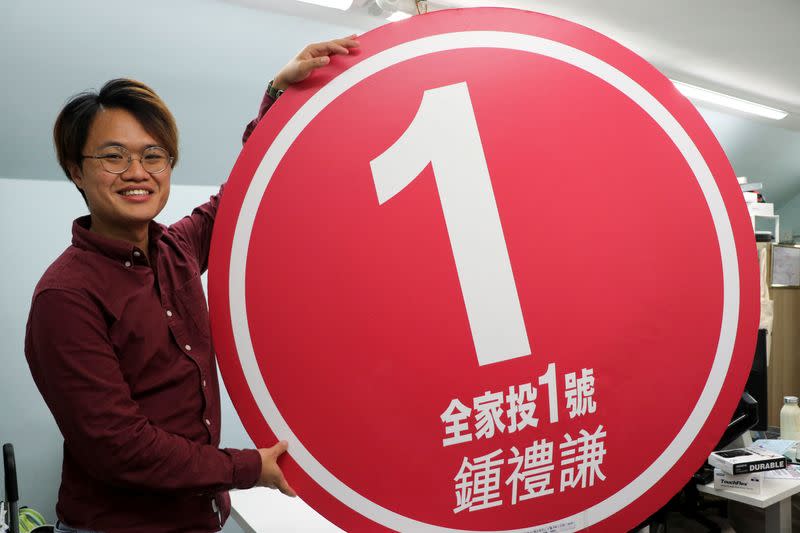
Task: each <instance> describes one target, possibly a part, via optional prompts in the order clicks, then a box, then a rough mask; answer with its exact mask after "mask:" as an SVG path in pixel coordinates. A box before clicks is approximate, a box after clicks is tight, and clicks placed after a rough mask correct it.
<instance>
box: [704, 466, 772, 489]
mask: <svg viewBox="0 0 800 533" xmlns="http://www.w3.org/2000/svg"><path fill="white" fill-rule="evenodd" d="M763 480H764V472H754V473H752V474H738V475H734V474H727V473H725V472H723V471H722V470H720V469H719V468H715V469H714V488H715V489H717V490H719V489H732V490H741V491H744V492H749V493H751V494H761V485H762V482H763Z"/></svg>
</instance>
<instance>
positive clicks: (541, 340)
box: [209, 9, 758, 532]
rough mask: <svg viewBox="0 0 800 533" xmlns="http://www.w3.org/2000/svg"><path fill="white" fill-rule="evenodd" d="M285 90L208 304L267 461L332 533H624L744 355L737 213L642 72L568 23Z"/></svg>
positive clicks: (688, 121) (741, 208)
mask: <svg viewBox="0 0 800 533" xmlns="http://www.w3.org/2000/svg"><path fill="white" fill-rule="evenodd" d="M360 40H361V43H362V48H361V50H360V51H359V52H358V53H354V54H352V55H350V56H346V57H340V56H337V57H334V58H333V61H332V63H331V65H330V66H328V67H327V68H325V69H323V70H322V71H319V72H317V73H315V75H314V76H312V77H311V78H310V79H309V80H308V81H307V82H306V83H304V84H301V85H300V86H298V87H295V88H293V89H291V90H289V91H287V92H286V94H285V95H283V96H282V97H281V98H280V100H279V101H278V102H277V103H276V104H275V106H274V107H273V108H272V109H271V110H270V111H269V113H268V114H267V115H266V117H265V118H264V119H263V121H262V123H261V124H260V125H259V127H258V129H257V130H256V132H255V133H254V135H253V136H252V138H251V139H250V141H249V142H248V143H247V145H246V146H245V148H244V150H243V152H242V154H241V156H240V158H239V160H238V162H237V163H236V166H235V168H234V170H233V173H232V175H231V178H230V180H229V182H228V185H227V187H226V189H225V193H224V196H223V199H222V205H221V209H220V213H219V215H218V218H217V222H216V228H215V235H214V242H213V250H212V258H211V267H210V268H211V278H210V281H209V286H210V301H211V309H212V326H213V335H214V341H215V344H216V349H217V352H218V355H219V357H220V366H221V368H222V373H223V377H224V380H225V383H226V385H227V389H228V391H229V392H230V395H231V397H232V399H233V402H234V404H235V406H236V408H237V410H238V412H239V415H240V416H241V419H242V421H243V423H244V425H245V427H246V428H247V430H248V432H249V433H250V435H251V436H252V438H253V440H254V441H255V443H256V444H257V445H258V446H270V445H272V444H274V442H275V440H276V439H286V440H288V441H289V453H288V457H286V458H285V459H284V460H282V462H281V466H282V468H283V470H284V472H285V474H286V476H287V478H288V480H289V482H290V483H291V484H292V485H293V486H294V487H295V488H296V489H297V491H298V493H299V494H300V496H301V497H302V498H303V499H304V500H306V501H307V502H308V503H309V504H310V505H311V506H312V507H313V508H315V509H316V510H318V511H319V512H320V513H321V514H322V515H324V516H325V517H327V518H328V519H329V520H331V521H332V522H334V523H335V524H337V525H339V526H340V527H341V528H343V529H345V530H347V531H382V530H397V531H432V532H444V531H506V532H510V531H519V532H522V531H526V532H540V531H541V532H544V531H547V532H551V531H576V530H582V529H586V528H590V529H596V530H598V531H614V532H618V531H625V530H627V529H628V528H631V527H634V526H635V525H636V524H637V523H639V522H640V521H641V520H643V519H645V518H646V517H647V516H648V515H649V514H651V513H652V512H654V511H655V510H657V509H658V508H659V507H660V506H661V505H663V504H664V503H665V502H666V501H667V500H668V499H669V498H670V497H671V496H672V495H673V494H675V493H676V492H677V491H679V490H680V488H681V487H682V486H683V485H684V484H685V483H686V482H687V481H688V479H689V477H690V475H691V474H692V473H693V472H694V471H695V470H696V469H697V468H698V467H699V466H700V465H701V464H702V462H703V460H704V459H705V458H706V457H707V455H708V453H709V452H710V451H711V449H712V448H713V447H714V445H715V444H716V443H717V441H718V439H719V437H720V435H721V434H722V431H723V429H724V428H725V427H726V425H727V424H728V422H729V421H730V418H731V414H732V412H733V409H734V407H735V405H736V403H737V401H738V399H739V396H740V394H741V391H742V388H743V386H744V382H745V379H746V375H747V373H748V370H749V367H750V363H751V361H752V357H753V351H754V346H755V334H756V328H757V323H758V275H757V269H758V266H757V262H756V248H755V241H754V237H753V231H752V228H751V227H750V222H749V218H748V217H747V213H746V208H745V204H744V202H743V201H742V195H741V191H740V189H739V186H738V183H737V181H736V179H735V177H734V174H733V172H732V170H731V167H730V165H729V163H728V161H727V159H726V158H725V155H724V153H723V151H722V149H721V148H720V146H719V144H718V142H717V141H716V139H715V138H714V136H713V134H712V133H711V131H710V130H709V128H708V127H707V125H706V124H705V122H704V121H703V119H702V118H701V117H700V115H699V114H698V113H697V111H696V110H695V109H694V107H693V106H692V104H691V103H690V102H689V101H688V100H686V99H685V98H684V97H682V96H681V95H680V94H679V93H678V92H677V91H676V90H675V88H674V87H673V85H672V84H671V83H670V82H669V80H667V79H666V78H665V77H664V76H663V75H661V74H660V73H659V72H658V71H656V70H655V69H654V68H653V67H652V66H650V65H649V64H648V63H647V62H645V61H644V60H643V59H641V58H640V57H638V56H637V55H636V54H634V53H632V52H631V51H629V50H627V49H625V48H623V47H622V46H620V45H619V44H617V43H616V42H614V41H612V40H610V39H608V38H606V37H604V36H603V35H600V34H598V33H596V32H594V31H591V30H589V29H587V28H584V27H582V26H579V25H576V24H573V23H570V22H566V21H564V20H559V19H556V18H553V17H549V16H544V15H540V14H535V13H530V12H524V11H516V10H507V9H466V10H454V11H442V12H436V13H432V14H428V15H424V16H418V17H414V18H412V19H409V20H406V21H404V22H400V23H396V24H390V25H387V26H384V27H381V28H378V29H376V30H374V31H371V32H369V33H367V34H366V35H364V36H362V37H361V38H360Z"/></svg>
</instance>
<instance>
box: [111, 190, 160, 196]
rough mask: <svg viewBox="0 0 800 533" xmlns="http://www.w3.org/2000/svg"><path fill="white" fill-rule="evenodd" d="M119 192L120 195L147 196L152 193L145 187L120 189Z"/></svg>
mask: <svg viewBox="0 0 800 533" xmlns="http://www.w3.org/2000/svg"><path fill="white" fill-rule="evenodd" d="M119 194H121V195H122V196H147V195H149V194H153V193H152V192H150V191H148V190H146V189H127V190H124V191H120V193H119Z"/></svg>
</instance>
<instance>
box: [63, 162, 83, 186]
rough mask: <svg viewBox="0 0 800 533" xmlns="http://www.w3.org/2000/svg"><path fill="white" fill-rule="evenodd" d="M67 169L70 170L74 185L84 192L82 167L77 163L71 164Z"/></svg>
mask: <svg viewBox="0 0 800 533" xmlns="http://www.w3.org/2000/svg"><path fill="white" fill-rule="evenodd" d="M67 168H68V169H69V177H70V179H71V180H72V183H74V184H75V186H76V187H77V188H79V189H81V190H83V171H82V170H81V167H79V166H78V165H77V164H75V163H69V164H68V165H67Z"/></svg>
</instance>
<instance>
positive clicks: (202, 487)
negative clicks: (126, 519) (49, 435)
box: [25, 289, 261, 492]
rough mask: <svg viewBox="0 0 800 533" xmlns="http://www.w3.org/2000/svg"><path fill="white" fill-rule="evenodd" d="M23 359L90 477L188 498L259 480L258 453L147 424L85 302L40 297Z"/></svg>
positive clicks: (102, 324) (99, 320) (100, 320)
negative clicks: (187, 494)
mask: <svg viewBox="0 0 800 533" xmlns="http://www.w3.org/2000/svg"><path fill="white" fill-rule="evenodd" d="M25 355H26V357H27V359H28V364H29V366H30V369H31V373H32V375H33V378H34V381H35V382H36V385H37V387H38V388H39V391H40V392H41V394H42V396H43V398H44V400H45V402H46V403H47V405H48V407H49V408H50V411H51V412H52V413H53V417H54V418H55V421H56V424H57V425H58V427H59V429H60V430H61V434H62V435H63V436H64V442H65V447H66V448H67V449H68V450H69V452H70V454H71V455H72V456H73V457H74V458H75V459H76V460H77V461H78V463H79V464H80V465H81V466H82V467H83V468H84V469H85V471H86V472H87V473H88V474H89V475H90V476H92V477H94V478H96V479H98V480H101V481H103V482H105V483H109V484H113V485H118V486H135V487H142V488H148V489H152V490H165V491H180V490H187V491H195V492H216V491H224V490H229V489H232V488H250V487H252V486H254V485H255V484H256V482H257V481H258V478H259V475H260V472H261V457H260V455H259V453H258V451H256V450H236V449H219V448H216V447H215V446H211V445H207V444H200V443H197V442H193V441H191V440H189V439H186V438H185V437H182V436H180V435H176V434H173V433H169V432H167V431H165V430H163V429H161V428H159V427H157V426H155V425H153V424H152V423H150V421H149V420H148V418H147V417H146V416H144V415H143V414H142V413H141V412H140V410H139V406H138V404H137V403H136V401H135V400H134V399H133V398H132V397H131V391H130V388H129V386H128V384H127V382H126V381H125V378H124V376H123V374H122V371H121V368H120V365H119V361H118V359H117V356H116V354H115V352H114V349H113V346H112V345H111V342H110V339H109V336H108V327H107V324H106V321H105V318H104V317H103V315H102V313H101V312H100V310H99V308H98V307H97V305H96V304H95V303H94V302H93V301H92V300H91V299H90V298H89V296H87V295H85V294H83V293H80V292H79V291H72V290H62V289H51V290H45V291H43V292H41V293H39V294H38V295H37V296H36V297H35V299H34V302H33V304H32V308H31V315H30V318H29V321H28V329H27V335H26V341H25Z"/></svg>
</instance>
